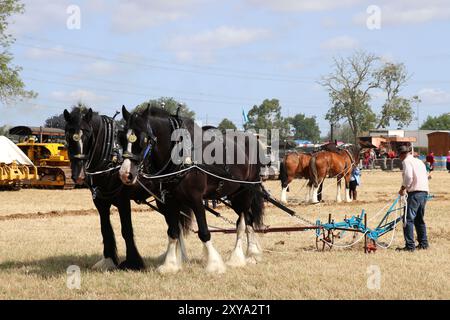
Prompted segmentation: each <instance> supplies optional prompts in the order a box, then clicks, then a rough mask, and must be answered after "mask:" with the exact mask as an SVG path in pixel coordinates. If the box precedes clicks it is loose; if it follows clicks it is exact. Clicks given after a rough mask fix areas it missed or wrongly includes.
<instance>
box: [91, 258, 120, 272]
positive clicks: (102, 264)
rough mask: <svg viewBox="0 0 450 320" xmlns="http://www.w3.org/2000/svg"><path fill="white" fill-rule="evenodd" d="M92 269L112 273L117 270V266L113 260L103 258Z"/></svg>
mask: <svg viewBox="0 0 450 320" xmlns="http://www.w3.org/2000/svg"><path fill="white" fill-rule="evenodd" d="M92 269H94V270H99V271H111V270H115V269H117V266H116V264H115V263H114V261H113V260H112V259H111V258H106V259H105V258H102V259H101V260H100V261H99V262H97V263H96V264H94V266H93V267H92Z"/></svg>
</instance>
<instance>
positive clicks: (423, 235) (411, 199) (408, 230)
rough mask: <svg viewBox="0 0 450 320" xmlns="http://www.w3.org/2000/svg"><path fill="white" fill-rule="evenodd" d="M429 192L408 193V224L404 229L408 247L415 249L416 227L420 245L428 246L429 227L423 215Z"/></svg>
mask: <svg viewBox="0 0 450 320" xmlns="http://www.w3.org/2000/svg"><path fill="white" fill-rule="evenodd" d="M427 195H428V193H427V192H425V191H417V192H410V193H408V212H407V214H406V225H405V227H404V229H403V234H404V236H405V242H406V247H408V248H410V249H415V247H416V245H415V242H414V227H416V232H417V241H419V245H421V246H423V247H428V239H427V229H426V225H425V221H424V220H423V217H424V215H425V205H426V203H427Z"/></svg>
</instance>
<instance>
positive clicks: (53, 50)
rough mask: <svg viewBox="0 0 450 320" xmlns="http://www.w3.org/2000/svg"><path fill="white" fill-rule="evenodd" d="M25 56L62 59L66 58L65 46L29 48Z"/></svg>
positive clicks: (36, 58)
mask: <svg viewBox="0 0 450 320" xmlns="http://www.w3.org/2000/svg"><path fill="white" fill-rule="evenodd" d="M25 57H27V58H28V59H35V60H41V59H42V60H48V59H52V60H54V59H61V58H64V57H65V56H64V47H63V46H61V45H56V46H52V47H50V48H46V49H41V48H39V47H33V48H28V49H27V50H26V51H25Z"/></svg>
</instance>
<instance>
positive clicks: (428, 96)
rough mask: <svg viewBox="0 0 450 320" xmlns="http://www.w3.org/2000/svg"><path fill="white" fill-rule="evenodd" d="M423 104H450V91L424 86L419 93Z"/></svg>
mask: <svg viewBox="0 0 450 320" xmlns="http://www.w3.org/2000/svg"><path fill="white" fill-rule="evenodd" d="M417 95H418V96H419V98H420V99H421V100H422V104H423V105H425V106H426V105H442V104H448V105H450V93H448V92H446V91H444V90H442V89H438V88H424V89H421V90H420V91H419V92H418V94H417Z"/></svg>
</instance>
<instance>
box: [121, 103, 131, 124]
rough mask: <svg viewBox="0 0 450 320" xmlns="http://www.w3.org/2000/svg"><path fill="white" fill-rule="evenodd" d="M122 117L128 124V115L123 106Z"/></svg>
mask: <svg viewBox="0 0 450 320" xmlns="http://www.w3.org/2000/svg"><path fill="white" fill-rule="evenodd" d="M122 117H123V119H124V120H125V121H126V122H128V119H130V113H129V112H128V110H127V108H126V107H125V106H124V105H123V106H122Z"/></svg>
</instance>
